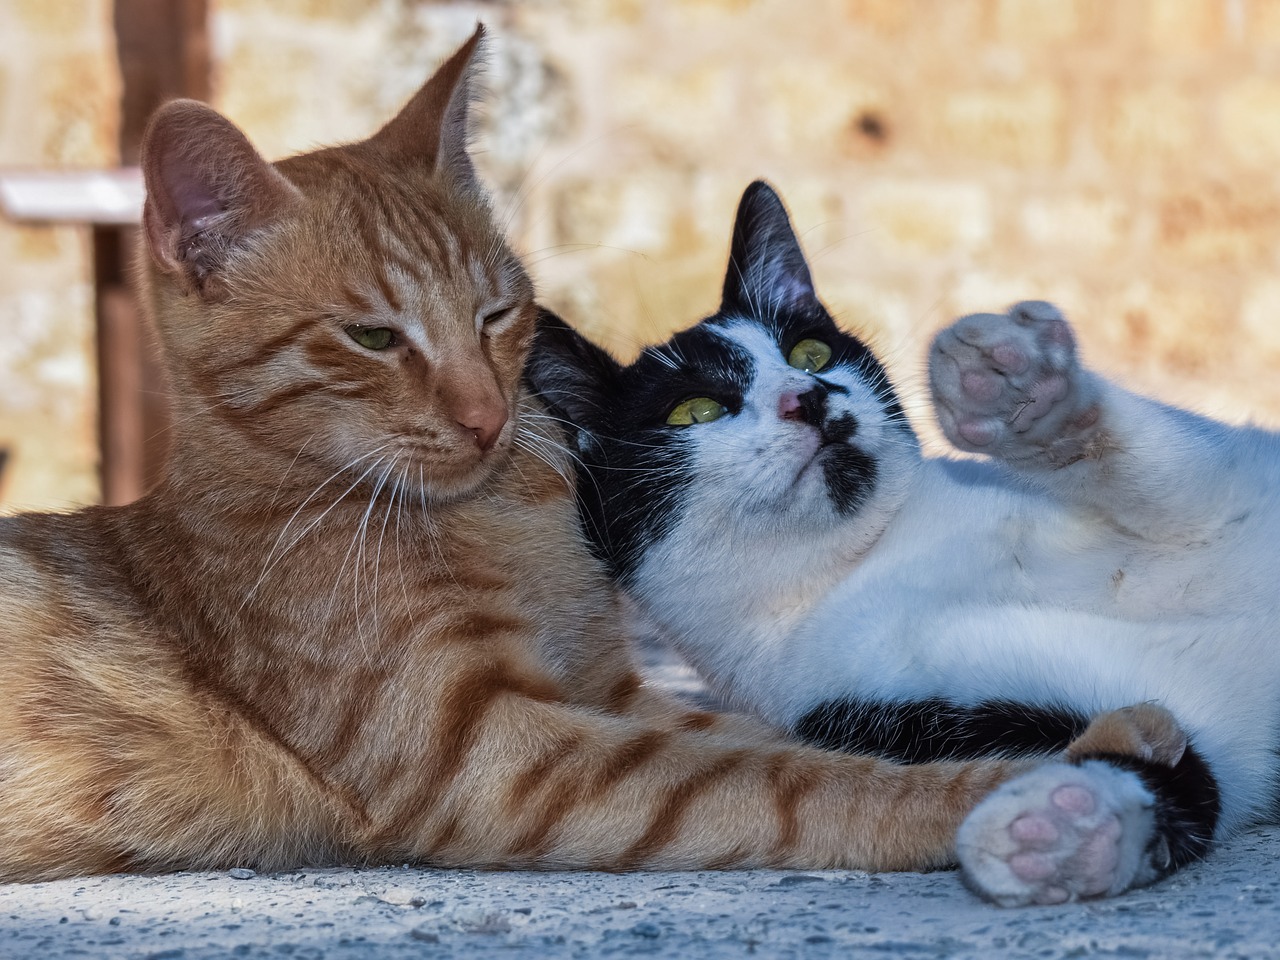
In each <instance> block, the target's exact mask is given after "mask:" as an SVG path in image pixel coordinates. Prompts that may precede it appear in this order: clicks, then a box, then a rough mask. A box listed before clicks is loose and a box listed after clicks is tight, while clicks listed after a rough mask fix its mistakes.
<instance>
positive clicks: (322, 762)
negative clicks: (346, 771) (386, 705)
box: [312, 667, 390, 769]
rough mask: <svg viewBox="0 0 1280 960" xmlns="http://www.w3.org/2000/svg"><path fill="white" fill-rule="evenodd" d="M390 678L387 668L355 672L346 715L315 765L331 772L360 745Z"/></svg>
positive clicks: (347, 691)
mask: <svg viewBox="0 0 1280 960" xmlns="http://www.w3.org/2000/svg"><path fill="white" fill-rule="evenodd" d="M389 677H390V673H389V671H388V670H387V669H386V668H385V667H380V668H376V669H368V668H366V669H363V670H356V671H353V672H352V676H351V677H350V681H349V684H348V685H346V686H345V687H344V690H343V696H344V698H345V702H344V703H343V705H342V714H341V717H340V719H339V720H338V725H337V727H335V728H334V732H333V738H332V739H331V740H330V741H329V746H327V747H326V748H325V749H323V750H321V751H319V752H318V753H317V754H316V755H315V756H314V758H313V760H312V762H313V763H314V764H315V765H316V766H318V767H320V768H321V769H331V768H332V767H333V766H335V765H336V764H338V763H339V762H341V761H342V760H345V759H346V757H347V755H348V754H349V753H350V752H351V749H352V748H353V747H354V746H355V745H356V742H357V740H358V739H359V736H360V733H361V731H362V730H363V729H364V725H365V724H366V723H367V722H368V720H369V719H370V717H371V716H373V715H374V711H373V704H375V703H376V702H377V701H378V694H380V693H381V691H382V688H383V687H384V686H385V685H386V683H387V680H388V679H389Z"/></svg>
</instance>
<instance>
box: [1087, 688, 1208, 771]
mask: <svg viewBox="0 0 1280 960" xmlns="http://www.w3.org/2000/svg"><path fill="white" fill-rule="evenodd" d="M1186 750H1187V734H1186V732H1185V731H1184V730H1183V729H1182V727H1180V726H1179V725H1178V721H1177V720H1175V719H1174V716H1173V714H1172V713H1170V712H1169V711H1168V710H1166V709H1165V708H1164V707H1161V706H1157V705H1156V704H1154V703H1139V704H1135V705H1134V706H1132V707H1124V708H1122V709H1120V710H1112V711H1110V712H1109V713H1104V714H1101V715H1099V716H1097V717H1095V718H1094V720H1093V722H1092V723H1090V724H1089V727H1088V729H1087V730H1085V732H1084V733H1082V734H1081V735H1080V736H1079V737H1078V738H1077V739H1075V740H1073V741H1072V743H1071V745H1070V746H1069V747H1067V759H1068V760H1078V759H1083V758H1087V757H1090V756H1096V755H1098V754H1107V753H1110V754H1119V755H1123V756H1130V757H1137V758H1138V759H1140V760H1152V761H1155V762H1156V763H1163V764H1165V765H1166V766H1170V767H1172V766H1176V765H1177V763H1178V761H1179V760H1181V759H1182V755H1183V754H1184V753H1185V752H1186Z"/></svg>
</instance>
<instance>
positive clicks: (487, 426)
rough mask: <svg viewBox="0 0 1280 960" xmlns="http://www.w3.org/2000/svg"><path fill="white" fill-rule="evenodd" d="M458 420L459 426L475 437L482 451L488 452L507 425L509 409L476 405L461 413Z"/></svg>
mask: <svg viewBox="0 0 1280 960" xmlns="http://www.w3.org/2000/svg"><path fill="white" fill-rule="evenodd" d="M457 421H458V426H460V427H462V429H463V430H466V431H467V432H468V433H470V434H471V436H472V437H474V438H475V441H476V446H477V447H479V448H480V452H481V453H488V452H489V451H490V450H491V449H492V448H493V445H494V444H495V443H497V442H498V435H499V434H501V433H502V428H503V427H505V426H506V425H507V410H506V407H503V406H498V405H493V406H484V407H476V408H474V409H472V410H467V411H465V412H463V413H462V414H460V415H459V416H458V417H457Z"/></svg>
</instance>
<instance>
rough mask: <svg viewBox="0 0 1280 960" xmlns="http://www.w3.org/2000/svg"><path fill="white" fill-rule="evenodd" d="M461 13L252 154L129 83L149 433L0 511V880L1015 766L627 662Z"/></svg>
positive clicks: (644, 841)
mask: <svg viewBox="0 0 1280 960" xmlns="http://www.w3.org/2000/svg"><path fill="white" fill-rule="evenodd" d="M479 39H480V32H479V31H477V33H476V36H475V37H473V38H472V39H471V40H470V41H469V42H468V43H467V44H466V45H465V46H463V47H462V48H461V49H460V50H459V51H458V52H457V53H456V54H455V55H454V56H453V57H452V58H451V59H450V60H449V61H448V62H447V63H446V64H445V65H444V66H443V67H442V68H441V69H440V70H439V71H438V72H437V73H436V75H435V76H434V77H432V78H431V80H430V81H429V82H428V83H427V84H426V85H425V86H424V87H423V88H422V90H420V91H419V92H418V94H417V95H416V96H415V97H414V98H413V99H412V101H411V102H410V103H409V104H408V105H407V106H406V107H405V108H404V110H403V111H402V112H401V113H400V114H399V115H398V116H397V117H396V118H395V119H393V120H392V121H391V122H390V123H389V124H387V125H386V126H385V127H384V128H383V129H382V130H380V131H379V132H378V133H377V134H375V135H374V136H373V137H372V138H370V139H369V140H366V141H364V142H362V143H357V144H353V145H349V146H343V147H337V148H333V149H327V150H320V151H318V152H315V153H311V154H307V155H304V156H298V157H293V158H290V159H288V160H284V161H282V162H280V163H277V164H270V163H267V162H266V161H264V160H263V159H261V158H260V157H259V155H258V154H257V153H256V152H255V151H254V149H253V148H252V147H251V146H250V144H249V143H248V141H247V140H246V139H245V138H244V136H243V135H242V134H241V133H240V132H239V131H238V130H237V129H236V128H235V127H233V126H232V125H231V124H230V123H228V122H227V121H226V120H224V119H223V118H222V117H220V116H219V115H218V114H216V113H214V112H213V111H212V110H210V109H209V108H207V107H205V106H202V105H200V104H197V103H193V102H189V101H179V102H176V103H171V104H169V105H168V106H166V107H165V108H163V109H162V110H161V111H160V112H159V114H158V115H157V116H156V118H155V119H154V120H153V122H152V124H151V127H150V129H149V131H148V134H147V137H146V143H145V154H144V170H145V174H146V182H147V201H146V209H145V218H144V220H145V224H144V225H145V235H146V240H147V245H148V247H149V250H150V255H151V259H150V261H149V263H148V264H147V266H146V268H145V269H144V272H143V273H144V275H143V280H144V288H145V290H144V293H145V298H146V300H147V301H148V302H149V307H150V311H151V313H152V315H153V317H154V320H155V322H156V323H157V325H158V327H159V331H160V334H161V339H162V342H163V346H164V350H165V354H166V357H167V363H168V368H169V373H170V377H171V380H172V384H173V387H174V392H175V394H176V410H175V422H176V424H177V428H176V431H175V433H176V441H175V445H174V450H173V454H172V462H171V463H170V465H169V470H168V475H167V477H166V479H165V480H164V481H163V482H162V483H161V484H160V485H159V486H158V487H157V488H156V489H155V490H154V491H153V492H151V493H150V494H149V495H148V496H146V497H145V498H143V499H142V500H140V501H138V502H137V503H135V504H132V505H130V506H127V507H121V508H110V509H108V508H89V509H85V510H81V511H79V512H77V513H73V514H70V515H39V514H29V515H22V516H16V517H12V518H9V519H6V520H3V521H0V651H2V656H3V662H4V670H3V674H2V675H0V879H3V880H37V879H48V878H54V877H63V876H68V875H74V874H84V873H91V872H102V871H120V870H164V869H172V868H201V867H218V866H226V865H230V864H248V865H252V866H255V867H258V868H265V869H271V868H279V867H285V866H292V865H299V864H317V863H334V862H351V861H359V862H377V861H383V862H388V861H396V862H399V861H403V860H414V861H421V862H427V863H433V864H442V865H450V864H456V865H464V864H465V865H503V866H513V867H514V866H540V867H603V868H609V869H623V868H630V867H706V866H720V867H725V866H730V865H740V866H747V865H766V864H767V865H775V866H805V867H823V866H851V867H865V868H923V867H932V866H937V865H940V864H944V863H946V862H948V861H949V860H951V859H952V842H953V834H954V832H955V828H956V826H957V824H958V823H959V821H960V819H961V817H962V816H963V814H964V813H965V812H966V811H967V810H969V809H970V808H971V807H972V806H973V805H974V804H975V803H976V802H977V800H978V799H979V798H981V797H982V796H983V795H984V794H986V793H987V792H988V791H989V790H990V789H991V788H992V787H994V786H995V785H996V784H997V783H998V782H1000V781H1002V780H1004V779H1006V778H1008V777H1009V776H1010V775H1011V774H1012V773H1014V772H1016V771H1018V770H1020V769H1025V768H1026V766H1027V764H1025V763H1023V764H1018V763H1012V762H998V761H991V762H984V763H974V764H937V765H930V766H920V767H915V768H903V767H898V766H894V765H892V764H889V763H884V762H881V761H877V760H872V759H863V758H855V757H847V756H840V755H834V754H832V755H828V754H824V753H821V752H818V751H815V750H810V749H806V748H802V747H798V746H793V745H789V744H786V743H783V742H782V741H780V740H778V739H774V737H773V735H772V734H769V733H766V732H763V731H759V730H756V729H755V728H754V727H753V726H752V725H751V724H750V723H749V722H748V721H745V720H733V719H725V718H717V717H714V716H711V715H708V714H704V713H699V712H690V711H689V710H687V709H683V708H680V707H678V706H675V705H674V704H671V703H668V702H666V701H664V700H662V699H661V698H660V697H658V696H657V695H655V694H654V693H652V692H650V691H648V690H647V689H645V688H642V687H641V685H640V681H639V679H638V678H637V676H636V674H635V672H634V671H633V669H632V666H631V664H630V662H629V660H628V657H627V654H626V650H625V646H624V640H623V637H622V635H621V632H620V629H619V623H620V617H619V616H618V613H617V611H616V610H615V608H614V603H613V600H612V597H611V594H610V593H609V588H608V586H607V585H606V581H605V579H604V577H603V575H602V573H601V571H600V569H599V568H598V566H597V565H596V563H595V562H594V560H593V559H592V558H591V556H590V555H589V553H588V552H587V550H586V549H585V547H584V545H583V542H582V540H581V539H580V537H579V535H578V533H577V529H576V525H575V521H574V504H573V498H572V492H571V490H570V488H569V486H568V485H567V483H566V481H565V480H564V479H562V476H561V474H562V473H563V474H566V475H567V470H565V469H564V468H565V466H566V464H565V462H564V461H563V459H562V454H561V453H560V452H559V451H558V449H557V448H556V447H555V445H554V442H553V440H554V437H553V435H551V434H550V433H549V432H546V431H544V427H546V428H547V430H548V431H549V429H550V428H549V426H548V425H547V422H546V421H545V420H544V419H540V415H539V413H538V412H537V410H536V409H534V408H533V405H532V401H530V400H529V399H528V397H527V395H526V394H525V393H524V392H523V390H522V387H521V381H520V377H521V366H522V362H523V360H524V357H525V353H526V350H527V348H528V346H529V343H530V340H531V338H532V336H533V333H534V322H535V314H536V308H535V305H534V302H533V290H532V287H531V285H530V282H529V279H528V277H527V276H526V274H525V272H524V270H523V268H522V266H521V264H520V261H519V260H518V259H517V258H516V257H515V256H514V255H513V254H512V253H511V251H510V250H509V249H508V247H507V245H506V244H505V242H504V240H503V238H502V236H501V235H500V233H499V231H498V229H497V228H496V227H495V226H494V224H493V221H492V219H491V216H490V213H489V209H488V207H487V205H486V201H485V198H484V195H483V192H482V190H481V188H480V186H479V185H478V184H477V182H476V178H475V173H474V171H473V169H472V166H471V162H470V160H469V159H468V156H467V153H466V149H465V139H466V132H467V131H466V114H467V106H468V73H469V70H470V66H469V65H470V62H471V59H472V55H473V53H474V52H475V49H476V47H477V44H478V42H479ZM1110 722H1111V723H1112V726H1111V728H1109V729H1110V733H1107V732H1106V731H1105V730H1104V731H1103V734H1102V736H1103V740H1104V741H1106V743H1104V744H1103V746H1106V745H1107V744H1110V747H1111V748H1112V749H1120V747H1117V746H1116V744H1117V743H1119V742H1121V741H1125V738H1126V737H1127V736H1129V735H1130V732H1131V731H1128V729H1127V728H1126V729H1124V730H1121V732H1120V733H1119V734H1116V729H1117V728H1116V726H1115V719H1114V717H1112V718H1111V719H1110ZM1124 726H1125V725H1124V723H1121V724H1120V727H1124ZM1088 736H1093V737H1094V738H1095V741H1096V740H1097V737H1098V736H1099V734H1098V733H1097V731H1096V730H1095V731H1092V732H1091V734H1087V735H1086V737H1088ZM1117 736H1118V737H1119V740H1117V739H1116V737H1117ZM1107 737H1111V739H1110V740H1107ZM1125 743H1128V741H1125ZM1094 746H1098V743H1095V744H1094ZM1130 746H1132V744H1130ZM1125 748H1126V749H1127V748H1128V747H1125Z"/></svg>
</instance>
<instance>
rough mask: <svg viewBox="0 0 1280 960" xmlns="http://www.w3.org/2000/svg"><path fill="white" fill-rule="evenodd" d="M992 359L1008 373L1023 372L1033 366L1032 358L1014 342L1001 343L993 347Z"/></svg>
mask: <svg viewBox="0 0 1280 960" xmlns="http://www.w3.org/2000/svg"><path fill="white" fill-rule="evenodd" d="M991 359H992V360H994V361H995V362H996V363H998V364H1000V366H1001V367H1003V368H1004V369H1005V371H1006V372H1008V373H1023V372H1024V371H1025V370H1026V369H1027V367H1029V366H1031V358H1030V357H1029V356H1027V354H1026V352H1025V351H1024V350H1022V349H1021V348H1020V347H1018V346H1016V345H1015V344H1012V343H999V344H996V345H995V346H994V347H992V348H991Z"/></svg>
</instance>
